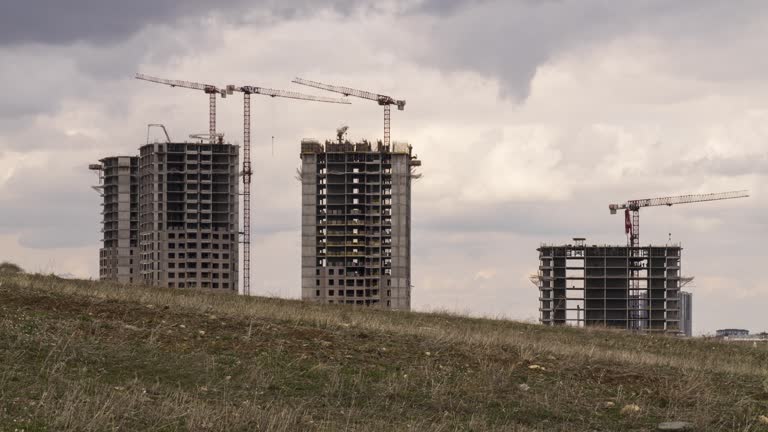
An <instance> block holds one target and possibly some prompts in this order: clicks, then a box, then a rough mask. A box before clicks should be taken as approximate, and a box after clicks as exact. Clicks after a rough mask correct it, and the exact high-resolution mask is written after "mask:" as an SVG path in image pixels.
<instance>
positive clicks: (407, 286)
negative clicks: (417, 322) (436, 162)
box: [300, 128, 421, 310]
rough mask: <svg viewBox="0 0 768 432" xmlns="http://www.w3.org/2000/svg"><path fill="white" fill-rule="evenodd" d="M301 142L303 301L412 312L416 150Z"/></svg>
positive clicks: (400, 146)
mask: <svg viewBox="0 0 768 432" xmlns="http://www.w3.org/2000/svg"><path fill="white" fill-rule="evenodd" d="M344 131H345V129H344V128H342V129H340V130H339V132H338V141H336V142H331V141H326V142H325V144H321V143H320V142H318V141H316V140H312V139H305V140H302V142H301V161H302V164H301V171H300V179H301V183H302V200H301V201H302V216H301V217H302V240H301V245H302V259H301V263H302V264H301V265H302V279H301V280H302V285H301V286H302V299H304V300H308V301H316V302H320V303H327V304H353V305H363V306H371V307H381V308H387V309H396V310H409V309H410V307H411V182H412V179H413V178H414V177H416V176H418V175H417V174H414V173H413V171H414V168H415V167H416V166H419V165H421V162H420V161H419V160H418V159H417V158H416V157H415V156H414V155H413V154H412V148H411V146H409V145H407V144H402V143H394V144H393V145H392V146H391V147H390V146H386V145H384V144H382V143H381V142H378V143H376V144H373V143H370V142H366V141H363V142H360V143H351V142H349V141H346V140H344V139H343V134H344Z"/></svg>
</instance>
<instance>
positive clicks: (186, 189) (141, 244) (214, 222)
mask: <svg viewBox="0 0 768 432" xmlns="http://www.w3.org/2000/svg"><path fill="white" fill-rule="evenodd" d="M238 150H239V148H238V146H235V145H231V144H211V143H208V142H199V143H155V144H147V145H144V146H142V147H141V148H140V149H139V156H138V157H134V158H132V160H135V164H134V166H135V174H134V175H133V176H132V177H131V180H130V181H131V182H132V186H131V190H132V191H135V192H134V195H133V199H134V202H135V206H134V207H132V208H133V212H132V213H131V216H130V217H131V218H133V219H131V221H132V223H134V225H132V226H134V227H135V229H134V230H132V231H131V233H130V236H131V237H130V244H133V245H134V246H133V247H134V249H133V250H132V251H131V252H132V255H131V256H132V257H133V258H132V259H131V264H132V265H133V267H132V268H131V269H130V272H131V273H132V274H133V277H132V279H131V280H125V281H124V280H120V282H129V283H140V284H144V285H149V286H162V287H169V288H200V289H209V290H212V291H214V292H237V290H238V244H239V222H238V221H239V219H238V197H239V183H238ZM111 159H112V158H106V159H103V160H102V169H103V171H104V173H105V174H104V196H105V203H106V201H107V198H108V196H109V194H108V192H107V188H108V187H109V186H108V185H107V182H108V180H109V179H108V177H109V176H108V175H107V174H106V173H107V170H108V169H109V168H108V166H107V165H106V164H105V162H104V161H109V160H111ZM123 210H124V209H123V208H122V207H121V208H120V209H119V211H118V215H117V216H116V217H117V218H118V220H122V219H124V218H125V217H126V216H125V215H124V214H123ZM112 218H113V216H110V220H111V219H112ZM104 223H105V225H106V224H107V223H108V220H107V214H106V213H105V219H104ZM104 242H105V245H107V244H108V238H107V231H106V230H105V237H104ZM109 244H111V243H109ZM105 264H106V265H105V268H104V273H103V274H105V275H108V274H112V273H114V272H116V273H117V274H122V273H124V272H125V271H126V269H125V262H117V261H107V262H105ZM102 279H105V278H104V276H102Z"/></svg>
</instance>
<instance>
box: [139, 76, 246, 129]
mask: <svg viewBox="0 0 768 432" xmlns="http://www.w3.org/2000/svg"><path fill="white" fill-rule="evenodd" d="M136 79H140V80H144V81H149V82H154V83H158V84H165V85H169V86H171V87H184V88H188V89H193V90H202V91H204V92H205V93H206V94H207V95H208V133H209V135H210V137H211V138H210V139H211V141H214V140H215V139H216V95H220V96H221V97H223V98H225V97H227V92H226V89H221V88H218V87H216V86H214V85H211V84H201V83H196V82H191V81H181V80H169V79H164V78H157V77H153V76H149V75H144V74H142V73H137V74H136ZM229 94H232V93H231V92H230V93H229Z"/></svg>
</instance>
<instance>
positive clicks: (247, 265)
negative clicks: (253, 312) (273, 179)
mask: <svg viewBox="0 0 768 432" xmlns="http://www.w3.org/2000/svg"><path fill="white" fill-rule="evenodd" d="M225 91H226V93H227V94H232V92H235V91H237V92H241V93H242V94H243V173H242V174H243V295H251V176H252V175H253V170H252V168H251V95H252V94H258V95H262V96H269V97H283V98H288V99H298V100H308V101H314V102H326V103H339V104H349V103H350V102H349V101H346V100H343V99H334V98H327V97H323V96H313V95H306V94H302V93H297V92H292V91H285V90H274V89H269V88H264V87H255V86H234V85H228V86H227V87H226V89H225Z"/></svg>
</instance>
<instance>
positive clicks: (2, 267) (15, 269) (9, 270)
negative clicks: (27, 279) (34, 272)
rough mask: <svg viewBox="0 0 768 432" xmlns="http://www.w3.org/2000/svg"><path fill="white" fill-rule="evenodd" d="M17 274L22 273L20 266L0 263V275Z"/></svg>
mask: <svg viewBox="0 0 768 432" xmlns="http://www.w3.org/2000/svg"><path fill="white" fill-rule="evenodd" d="M19 273H24V269H22V268H21V267H20V266H18V265H16V264H14V263H10V262H7V261H6V262H2V263H0V274H19Z"/></svg>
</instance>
